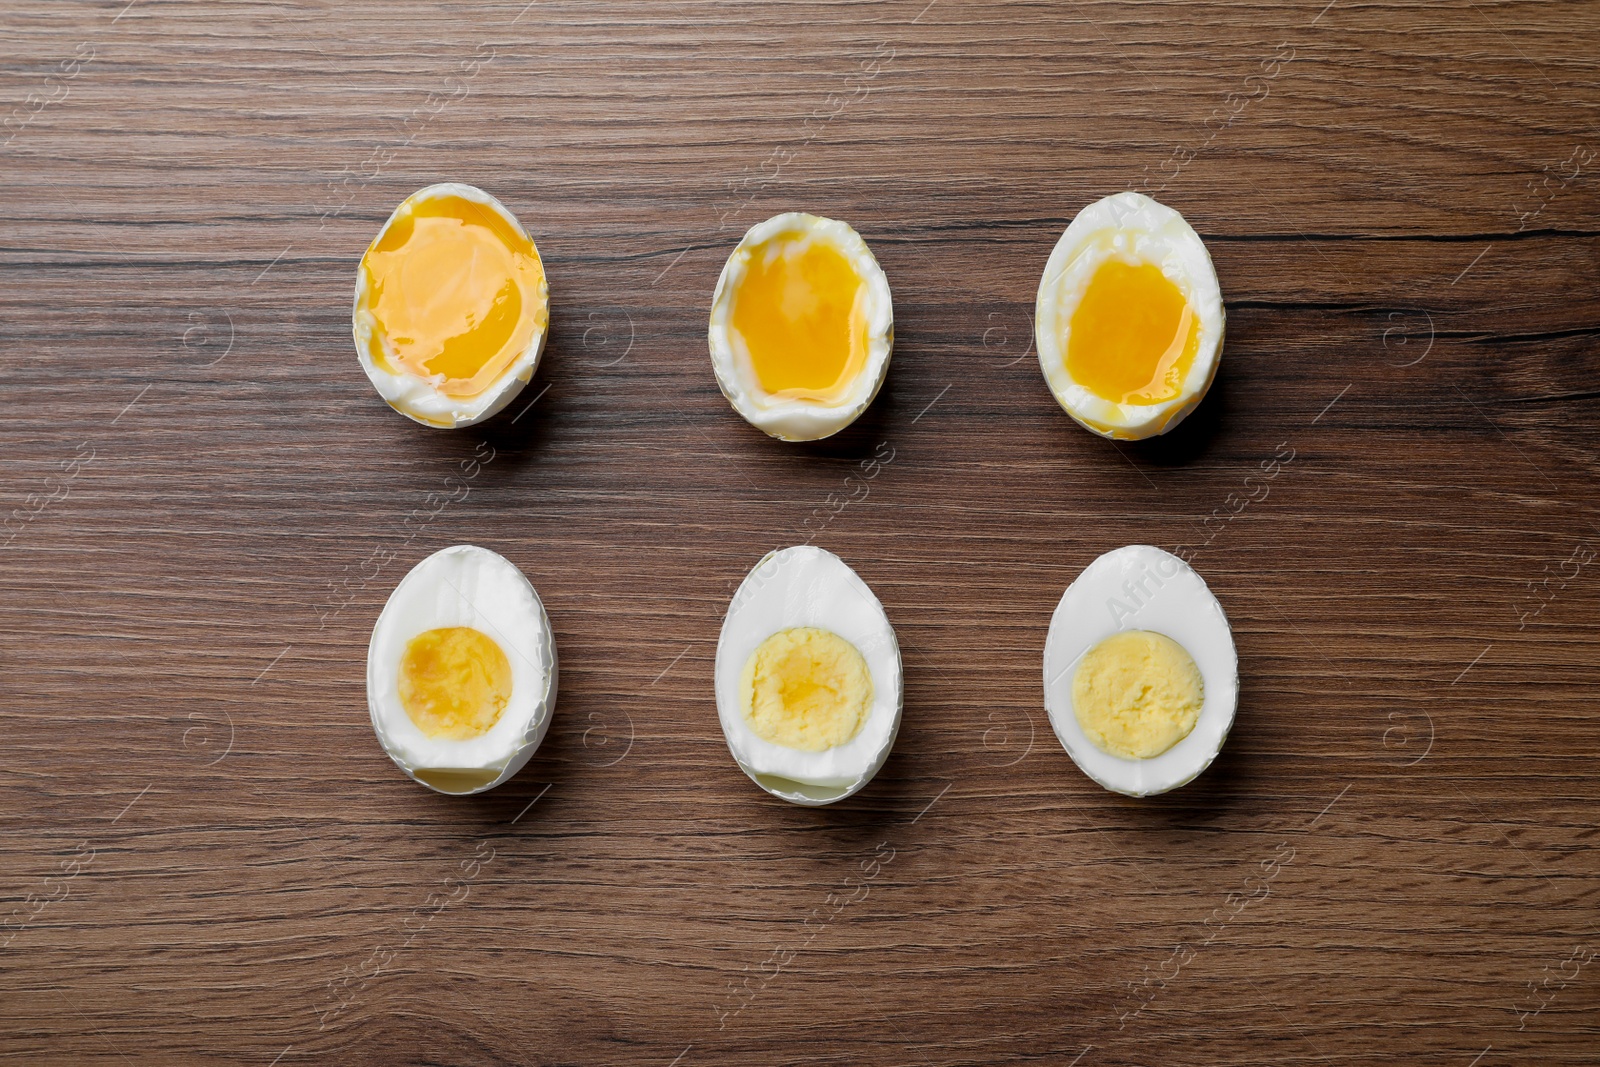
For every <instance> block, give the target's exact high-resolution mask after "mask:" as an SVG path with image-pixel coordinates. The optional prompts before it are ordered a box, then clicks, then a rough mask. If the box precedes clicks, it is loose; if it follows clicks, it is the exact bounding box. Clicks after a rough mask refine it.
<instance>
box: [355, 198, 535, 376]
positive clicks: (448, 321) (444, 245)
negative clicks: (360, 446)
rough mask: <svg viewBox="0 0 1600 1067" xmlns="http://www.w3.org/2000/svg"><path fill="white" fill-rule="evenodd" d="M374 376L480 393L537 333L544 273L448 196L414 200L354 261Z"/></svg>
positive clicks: (519, 244) (509, 239) (469, 207)
mask: <svg viewBox="0 0 1600 1067" xmlns="http://www.w3.org/2000/svg"><path fill="white" fill-rule="evenodd" d="M361 269H362V271H363V272H364V273H365V275H366V280H367V298H366V306H367V310H369V311H370V312H371V314H372V317H373V320H374V323H373V325H374V329H373V333H372V348H371V354H372V357H373V359H374V360H375V361H377V363H378V365H379V366H383V367H388V368H389V369H391V370H395V369H397V368H398V370H399V371H401V372H404V373H410V374H414V375H416V376H417V377H419V378H428V379H431V380H433V382H434V387H435V388H436V389H438V390H439V392H441V393H443V394H444V395H445V396H449V397H472V396H476V395H478V394H479V393H481V392H483V391H484V390H485V389H486V388H488V387H489V386H490V385H492V384H493V383H494V382H495V381H496V380H498V379H499V377H500V376H501V375H502V374H504V373H505V370H506V368H507V367H509V366H510V365H511V364H512V363H514V362H515V361H516V359H517V357H518V356H521V355H522V354H523V353H524V352H526V351H527V348H528V344H529V342H530V341H532V339H533V334H534V331H535V330H542V329H543V328H544V326H545V324H546V319H547V317H548V311H547V310H546V308H545V303H544V266H543V265H542V264H541V263H540V262H539V253H538V252H537V251H536V250H535V249H534V247H533V242H532V241H530V240H528V239H527V238H526V237H524V236H523V235H522V234H520V233H518V232H517V231H516V229H515V228H514V227H513V226H511V224H510V223H508V222H507V221H506V220H505V219H504V218H503V217H501V215H500V214H499V212H497V211H495V210H494V209H493V208H490V207H487V206H485V205H483V204H479V203H475V202H474V201H471V200H467V199H465V198H463V197H458V196H444V197H435V198H433V199H429V200H423V201H421V202H419V203H417V204H415V205H413V206H412V208H411V209H410V210H409V211H408V212H407V213H405V214H403V215H401V216H400V217H399V218H397V219H395V220H394V223H393V224H392V225H390V226H389V228H388V229H387V230H385V231H384V232H383V234H382V235H381V236H380V237H379V238H378V239H377V240H376V241H374V242H373V243H372V246H371V247H370V248H368V249H367V252H366V255H364V256H363V257H362V258H361Z"/></svg>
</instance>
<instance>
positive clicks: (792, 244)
mask: <svg viewBox="0 0 1600 1067" xmlns="http://www.w3.org/2000/svg"><path fill="white" fill-rule="evenodd" d="M866 303H867V285H866V282H865V281H863V280H862V278H861V276H860V275H859V274H857V273H856V269H855V267H854V266H853V265H852V264H851V263H850V260H849V259H848V258H847V257H846V256H845V255H844V253H842V252H840V251H839V250H838V249H837V248H834V247H833V246H831V245H827V244H824V243H822V242H821V241H807V240H805V239H804V238H803V236H802V235H800V234H796V233H788V234H780V235H779V236H777V237H775V238H773V239H772V240H770V241H768V242H767V243H766V244H764V245H761V246H758V247H757V248H755V249H754V250H753V251H752V253H751V256H750V262H749V266H748V267H747V268H746V270H745V275H744V279H743V280H742V281H741V282H740V283H739V287H738V290H737V291H736V293H735V294H734V300H733V328H734V329H735V330H737V331H738V332H739V335H740V336H741V337H743V338H744V343H745V347H746V348H747V349H748V350H749V353H750V362H751V364H752V365H753V367H754V368H755V372H756V378H757V380H758V381H760V383H761V388H762V389H763V390H765V391H766V392H767V393H769V394H771V395H772V396H776V397H782V398H784V399H791V400H815V401H821V402H823V403H828V402H832V401H835V400H838V399H839V398H840V397H841V396H842V395H843V394H844V393H845V391H846V390H847V389H849V387H850V384H851V383H852V382H854V381H855V378H856V375H857V374H859V373H861V368H862V367H863V366H864V365H865V364H866V361H867V311H866Z"/></svg>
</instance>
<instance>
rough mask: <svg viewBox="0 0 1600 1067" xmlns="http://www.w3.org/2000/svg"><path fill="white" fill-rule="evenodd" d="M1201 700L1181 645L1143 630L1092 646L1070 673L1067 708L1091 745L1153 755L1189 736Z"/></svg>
mask: <svg viewBox="0 0 1600 1067" xmlns="http://www.w3.org/2000/svg"><path fill="white" fill-rule="evenodd" d="M1204 702H1205V684H1204V682H1203V681H1202V680H1201V678H1200V669H1199V668H1198V667H1196V666H1195V664H1194V660H1193V659H1192V658H1190V656H1189V653H1188V652H1186V651H1185V650H1184V647H1183V646H1182V645H1180V644H1178V642H1176V641H1174V640H1173V639H1172V638H1170V637H1167V636H1165V635H1163V634H1158V633H1152V632H1151V631H1149V630H1124V631H1122V632H1121V633H1118V634H1113V635H1112V636H1110V637H1108V638H1106V639H1105V640H1104V641H1101V642H1100V643H1099V644H1098V645H1095V646H1094V647H1093V648H1091V649H1090V650H1089V651H1088V652H1085V653H1084V655H1083V659H1081V660H1079V661H1078V669H1077V671H1076V672H1075V673H1074V674H1073V676H1072V708H1073V711H1074V712H1076V714H1077V716H1078V725H1079V726H1080V727H1082V728H1083V732H1084V733H1085V734H1087V735H1088V737H1089V740H1090V741H1093V742H1094V744H1095V747H1097V748H1099V749H1100V750H1101V751H1103V752H1109V753H1111V754H1112V755H1113V756H1122V757H1123V758H1125V759H1148V758H1150V757H1151V756H1159V755H1161V753H1163V752H1165V751H1166V750H1167V749H1169V748H1171V747H1172V746H1173V745H1175V744H1177V743H1178V742H1179V741H1182V740H1183V739H1184V738H1185V737H1188V736H1189V731H1190V730H1193V729H1194V724H1195V721H1196V720H1197V719H1199V717H1200V706H1201V704H1203V703H1204Z"/></svg>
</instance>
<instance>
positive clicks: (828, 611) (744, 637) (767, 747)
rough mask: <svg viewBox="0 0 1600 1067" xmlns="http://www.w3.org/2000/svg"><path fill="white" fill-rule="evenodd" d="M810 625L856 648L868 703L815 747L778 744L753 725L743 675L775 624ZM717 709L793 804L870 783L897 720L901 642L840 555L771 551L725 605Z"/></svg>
mask: <svg viewBox="0 0 1600 1067" xmlns="http://www.w3.org/2000/svg"><path fill="white" fill-rule="evenodd" d="M797 626H815V627H818V628H820V629H824V630H830V631H832V632H833V633H835V634H838V635H839V636H840V637H842V638H844V639H845V640H847V641H849V642H850V643H851V644H853V645H855V646H856V648H857V649H859V650H860V652H861V656H862V658H863V659H865V660H866V663H867V669H868V670H869V671H870V672H871V674H872V707H871V710H870V711H869V712H868V716H867V721H866V722H865V723H863V724H862V726H861V730H860V732H859V733H857V734H856V736H855V737H853V738H852V739H850V740H849V741H847V742H845V743H844V744H842V745H835V746H834V747H833V748H829V749H825V750H823V751H821V752H802V751H799V750H797V749H792V748H789V747H787V746H785V745H778V744H774V743H773V742H771V741H767V740H765V739H764V738H761V737H758V736H757V735H756V734H755V732H754V731H753V730H751V728H750V725H749V723H748V722H746V721H745V718H744V714H743V712H742V710H741V708H740V701H739V677H740V673H741V672H742V671H743V670H744V665H745V662H746V661H747V660H749V658H750V655H751V654H752V653H753V652H755V650H756V647H757V646H758V645H760V644H761V642H763V641H765V640H766V639H767V638H768V637H770V636H772V635H773V634H775V633H777V632H778V631H780V630H787V629H790V628H792V627H797ZM716 696H717V715H718V717H719V718H720V719H721V720H722V732H723V734H724V736H725V737H726V738H727V740H728V750H729V751H730V752H732V753H733V758H734V761H735V762H736V763H738V765H739V767H740V769H742V770H743V771H744V772H745V774H747V775H749V776H750V779H751V780H752V781H754V782H755V783H756V784H757V785H759V786H760V787H761V788H762V789H765V790H766V791H767V792H769V793H771V794H772V795H773V796H775V797H781V798H782V799H784V800H787V801H790V802H792V803H795V804H806V805H821V804H832V803H833V802H834V801H837V800H843V799H844V798H845V797H847V796H850V795H851V794H852V793H854V792H856V791H857V790H859V789H861V788H862V787H863V786H865V785H866V784H867V783H868V782H870V781H871V780H872V778H873V776H874V775H875V774H877V773H878V770H879V768H881V767H882V766H883V764H884V761H885V760H887V759H888V758H889V750H890V749H891V748H892V747H893V746H894V739H895V734H896V733H897V732H898V731H899V729H900V709H901V684H900V645H899V643H898V642H897V641H896V640H895V634H894V627H893V626H891V625H890V624H889V617H888V616H887V615H886V614H884V610H883V605H882V604H880V603H879V602H878V598H877V597H876V596H874V595H873V593H872V590H871V589H869V588H867V584H866V583H865V582H863V581H862V580H861V578H860V577H859V576H858V575H857V574H856V572H855V571H853V570H851V569H850V566H849V564H847V563H845V562H844V561H843V560H842V559H840V558H839V557H838V556H835V555H834V554H833V553H832V552H829V551H827V550H826V549H821V548H816V547H814V546H811V545H797V546H795V547H793V548H785V549H782V550H780V551H777V552H771V553H768V554H767V555H766V556H765V557H763V558H762V560H761V562H760V563H757V564H756V565H755V567H754V568H753V569H752V570H751V571H750V573H749V574H748V575H747V576H746V577H745V580H744V582H743V583H742V584H741V585H740V586H739V589H738V592H736V593H735V594H734V596H733V600H732V602H731V603H730V604H729V605H728V614H727V616H726V618H725V619H724V620H723V623H722V636H721V637H720V638H719V639H718V641H717V663H716Z"/></svg>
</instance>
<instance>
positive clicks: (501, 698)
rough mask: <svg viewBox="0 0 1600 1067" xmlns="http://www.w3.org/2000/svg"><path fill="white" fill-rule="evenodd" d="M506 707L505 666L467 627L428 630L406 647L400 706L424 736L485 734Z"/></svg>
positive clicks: (487, 641) (489, 643)
mask: <svg viewBox="0 0 1600 1067" xmlns="http://www.w3.org/2000/svg"><path fill="white" fill-rule="evenodd" d="M510 702H511V663H510V661H509V660H507V659H506V654H505V652H504V651H502V650H501V648H500V646H499V645H498V644H496V643H495V641H494V639H493V638H492V637H490V636H489V635H488V634H485V633H483V632H481V631H479V630H474V629H473V628H472V627H470V626H446V627H443V628H441V629H438V630H428V631H426V632H424V633H420V634H418V635H417V636H415V637H413V638H412V639H411V640H410V641H407V642H406V651H405V655H403V656H402V657H401V658H400V704H401V706H403V707H404V708H405V709H406V714H407V715H409V716H411V721H412V722H414V723H416V725H417V729H419V730H421V731H422V732H423V733H425V734H427V735H428V736H429V737H436V738H442V739H444V740H447V741H467V740H470V739H472V738H474V737H481V736H483V735H484V734H486V733H488V732H489V729H490V728H491V727H493V726H494V724H495V723H497V722H499V721H500V715H501V713H502V712H504V711H505V710H506V705H507V704H509V703H510Z"/></svg>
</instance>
